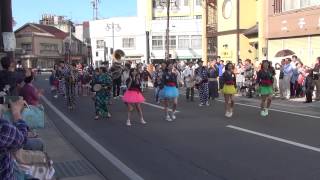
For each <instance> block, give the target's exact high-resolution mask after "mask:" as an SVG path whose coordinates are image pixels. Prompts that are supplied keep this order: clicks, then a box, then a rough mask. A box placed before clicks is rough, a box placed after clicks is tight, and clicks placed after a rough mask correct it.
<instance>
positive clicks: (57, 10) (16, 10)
mask: <svg viewBox="0 0 320 180" xmlns="http://www.w3.org/2000/svg"><path fill="white" fill-rule="evenodd" d="M100 1H101V3H100V8H99V15H98V16H99V18H100V19H101V18H108V17H114V16H134V15H136V0H100ZM90 2H91V0H12V8H13V17H14V19H15V21H16V22H17V25H16V26H15V27H14V29H17V28H19V27H20V26H22V25H24V24H25V23H28V22H38V21H39V19H40V18H41V15H42V14H44V13H47V14H56V15H63V16H68V18H69V17H72V19H73V21H74V22H76V23H80V22H82V21H85V20H91V19H92V14H93V12H92V5H91V3H90Z"/></svg>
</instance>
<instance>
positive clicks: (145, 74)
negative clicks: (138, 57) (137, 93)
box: [139, 67, 152, 92]
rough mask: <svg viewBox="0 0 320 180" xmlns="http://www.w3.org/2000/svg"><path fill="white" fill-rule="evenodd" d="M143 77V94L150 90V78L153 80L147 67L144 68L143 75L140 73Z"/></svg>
mask: <svg viewBox="0 0 320 180" xmlns="http://www.w3.org/2000/svg"><path fill="white" fill-rule="evenodd" d="M139 74H140V76H141V80H142V84H141V87H142V88H141V91H142V92H143V91H144V89H147V88H148V82H149V78H150V79H152V77H151V74H150V73H149V71H148V69H147V67H144V68H143V71H142V72H141V73H139Z"/></svg>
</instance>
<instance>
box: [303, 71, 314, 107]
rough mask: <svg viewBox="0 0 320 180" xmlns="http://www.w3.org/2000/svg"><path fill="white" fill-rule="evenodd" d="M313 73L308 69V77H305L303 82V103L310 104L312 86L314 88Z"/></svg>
mask: <svg viewBox="0 0 320 180" xmlns="http://www.w3.org/2000/svg"><path fill="white" fill-rule="evenodd" d="M313 72H314V70H312V69H309V70H308V75H307V77H306V81H305V89H306V101H305V103H312V95H313V91H314V86H315V83H314V74H313Z"/></svg>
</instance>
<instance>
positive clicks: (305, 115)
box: [217, 100, 320, 119]
mask: <svg viewBox="0 0 320 180" xmlns="http://www.w3.org/2000/svg"><path fill="white" fill-rule="evenodd" d="M217 101H220V102H224V100H217ZM235 104H236V105H240V106H246V107H252V108H256V109H260V107H259V106H255V105H250V104H243V103H235ZM269 110H270V111H275V112H281V113H286V114H292V115H296V116H303V117H309V118H314V119H320V117H319V116H313V115H309V114H302V113H296V112H291V111H284V110H280V109H272V108H270V109H269Z"/></svg>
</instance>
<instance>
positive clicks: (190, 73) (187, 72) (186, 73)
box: [183, 67, 194, 78]
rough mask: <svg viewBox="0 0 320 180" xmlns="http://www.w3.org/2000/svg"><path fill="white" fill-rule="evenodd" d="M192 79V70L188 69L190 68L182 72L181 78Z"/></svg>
mask: <svg viewBox="0 0 320 180" xmlns="http://www.w3.org/2000/svg"><path fill="white" fill-rule="evenodd" d="M189 76H191V77H193V76H194V70H193V68H190V67H187V68H186V69H185V70H184V71H183V77H184V78H186V77H189Z"/></svg>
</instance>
